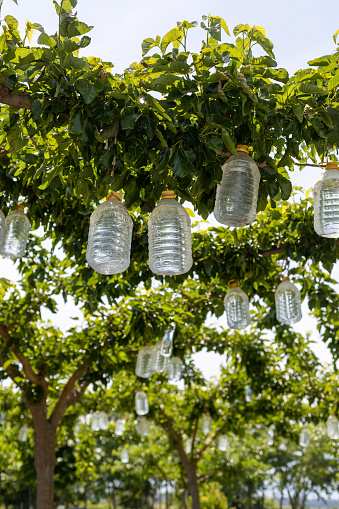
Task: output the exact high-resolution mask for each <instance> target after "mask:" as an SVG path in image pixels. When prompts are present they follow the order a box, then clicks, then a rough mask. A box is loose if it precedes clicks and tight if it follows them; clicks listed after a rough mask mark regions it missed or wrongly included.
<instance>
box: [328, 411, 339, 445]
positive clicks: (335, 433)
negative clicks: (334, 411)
mask: <svg viewBox="0 0 339 509" xmlns="http://www.w3.org/2000/svg"><path fill="white" fill-rule="evenodd" d="M326 425H327V435H328V437H329V438H331V439H332V440H339V421H338V419H337V417H336V416H335V415H330V416H329V418H328V419H327V422H326Z"/></svg>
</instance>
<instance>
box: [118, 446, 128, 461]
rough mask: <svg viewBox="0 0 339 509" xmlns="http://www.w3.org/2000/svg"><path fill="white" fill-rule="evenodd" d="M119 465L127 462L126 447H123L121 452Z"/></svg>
mask: <svg viewBox="0 0 339 509" xmlns="http://www.w3.org/2000/svg"><path fill="white" fill-rule="evenodd" d="M120 458H121V463H128V462H129V455H128V450H127V449H126V447H124V448H123V449H122V450H121V456H120Z"/></svg>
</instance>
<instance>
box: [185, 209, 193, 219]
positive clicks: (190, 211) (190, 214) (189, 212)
mask: <svg viewBox="0 0 339 509" xmlns="http://www.w3.org/2000/svg"><path fill="white" fill-rule="evenodd" d="M185 210H186V212H187V214H188V215H189V216H191V217H195V215H194V212H193V210H191V209H189V208H187V207H185Z"/></svg>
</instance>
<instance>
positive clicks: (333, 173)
mask: <svg viewBox="0 0 339 509" xmlns="http://www.w3.org/2000/svg"><path fill="white" fill-rule="evenodd" d="M313 203H314V230H315V232H316V233H317V234H318V235H320V236H321V237H329V238H338V237H339V167H338V164H337V163H335V162H330V163H327V165H326V171H325V173H324V175H323V176H322V178H321V179H320V180H319V181H318V182H317V183H316V185H315V186H314V189H313Z"/></svg>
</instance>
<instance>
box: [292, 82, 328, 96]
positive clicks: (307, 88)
mask: <svg viewBox="0 0 339 509" xmlns="http://www.w3.org/2000/svg"><path fill="white" fill-rule="evenodd" d="M299 92H301V93H303V94H318V95H327V90H325V89H324V88H319V87H317V85H312V83H302V84H301V85H300V87H299Z"/></svg>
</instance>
